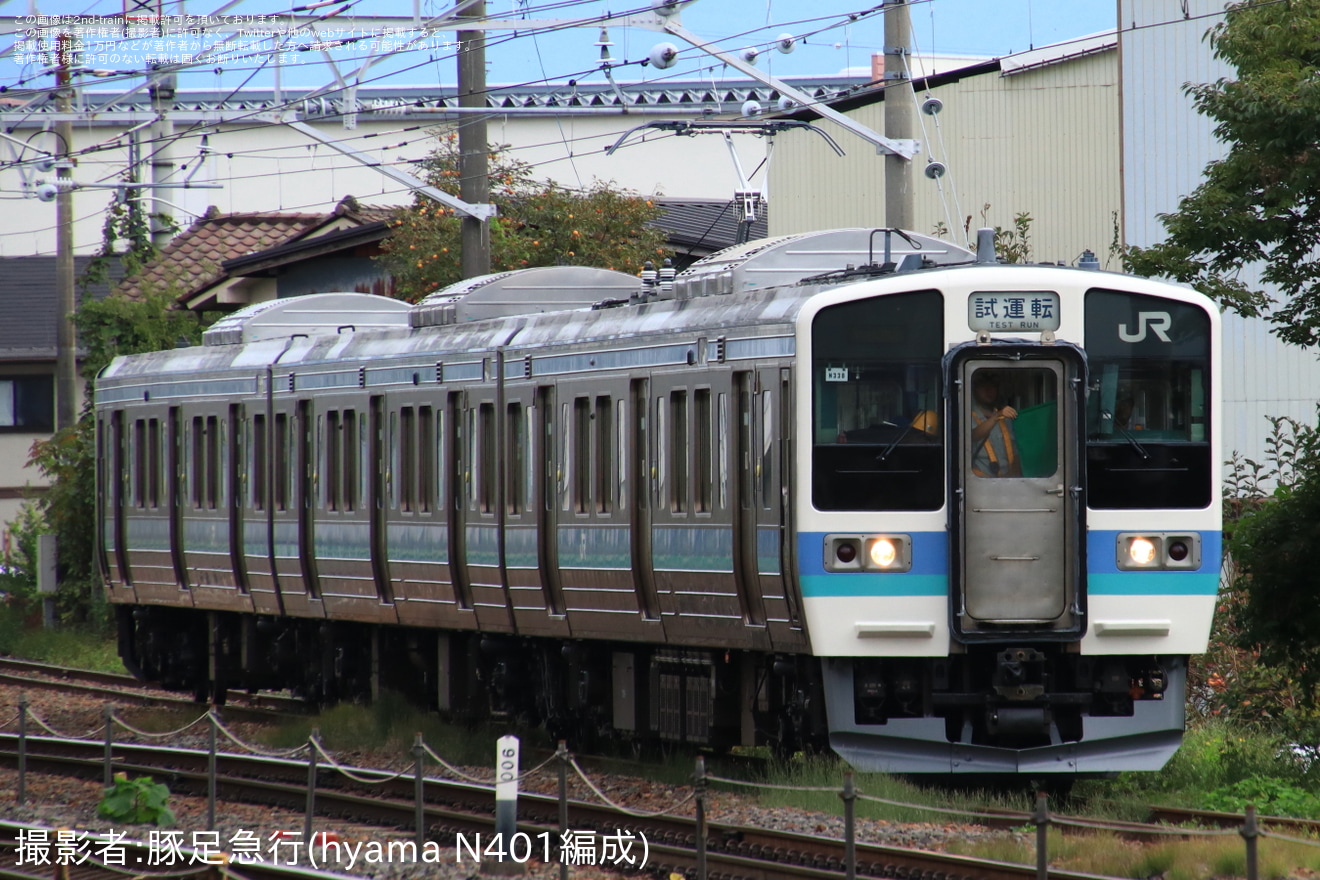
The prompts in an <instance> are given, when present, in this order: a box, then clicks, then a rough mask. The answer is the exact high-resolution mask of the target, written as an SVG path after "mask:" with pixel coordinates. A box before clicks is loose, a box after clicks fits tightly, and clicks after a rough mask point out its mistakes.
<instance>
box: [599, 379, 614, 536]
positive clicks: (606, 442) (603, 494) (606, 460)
mask: <svg viewBox="0 0 1320 880" xmlns="http://www.w3.org/2000/svg"><path fill="white" fill-rule="evenodd" d="M612 409H613V400H611V399H610V398H609V397H597V398H596V431H595V433H596V481H595V490H596V510H597V511H598V512H600V513H609V512H610V508H611V506H612V505H611V504H610V501H611V500H612V496H613V494H614V493H613V492H612V491H611V489H612V488H613V487H612V486H611V485H610V483H611V482H612V477H611V475H612V474H613V473H614V448H613V444H612V443H611V442H610V441H611V439H612V438H613V436H614V419H613V418H611V410H612Z"/></svg>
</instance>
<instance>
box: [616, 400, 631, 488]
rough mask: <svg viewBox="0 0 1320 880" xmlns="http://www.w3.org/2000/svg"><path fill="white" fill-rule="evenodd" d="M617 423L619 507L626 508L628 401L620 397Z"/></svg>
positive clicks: (617, 407)
mask: <svg viewBox="0 0 1320 880" xmlns="http://www.w3.org/2000/svg"><path fill="white" fill-rule="evenodd" d="M614 424H615V428H616V430H615V432H614V437H615V446H614V448H615V450H616V454H615V460H616V461H618V464H619V473H618V476H617V480H618V491H619V496H618V497H619V509H620V510H626V509H627V507H628V401H627V400H625V399H622V398H620V400H619V404H618V406H616V407H615V408H614Z"/></svg>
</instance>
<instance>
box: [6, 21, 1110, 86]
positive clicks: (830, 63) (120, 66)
mask: <svg viewBox="0 0 1320 880" xmlns="http://www.w3.org/2000/svg"><path fill="white" fill-rule="evenodd" d="M155 2H156V0H36V2H28V3H23V2H21V0H0V16H5V15H7V16H11V17H13V19H14V22H13V25H12V27H11V28H6V30H9V31H10V33H9V35H8V37H7V38H6V39H4V40H3V41H0V47H8V46H11V45H14V44H15V40H21V38H22V37H23V36H24V35H25V34H27V35H29V36H30V37H35V38H36V39H28V40H26V41H22V42H19V43H18V45H17V50H16V51H13V52H10V53H8V54H7V55H6V56H5V57H3V58H0V86H5V87H8V88H9V89H14V88H20V89H21V88H34V87H35V88H41V87H43V86H48V85H50V84H52V82H53V75H52V73H51V72H50V65H51V62H52V59H51V56H50V55H49V54H46V55H42V54H41V51H42V49H43V48H44V49H45V50H47V52H48V50H49V48H50V46H51V35H52V34H53V33H55V31H56V29H57V28H52V27H50V24H51V21H50V20H49V19H47V20H41V19H34V18H32V15H33V14H37V15H45V16H81V17H83V18H82V21H84V22H88V21H93V20H94V18H93V17H95V16H108V15H115V14H118V13H120V12H122V11H123V9H124V6H125V5H128V6H133V5H134V4H145V5H147V6H153V5H154V3H155ZM298 2H299V5H301V0H298ZM313 2H314V3H315V2H316V0H313ZM651 3H652V0H622V2H620V0H613V2H603V0H487V14H488V15H489V16H490V17H492V18H506V19H507V18H525V19H532V20H544V19H547V18H561V19H562V18H574V19H578V18H590V17H592V16H596V15H600V14H601V13H602V12H604V11H606V10H612V11H614V12H615V13H621V12H625V11H649V10H650V6H651ZM450 5H451V4H450V0H411V2H410V0H345V2H337V3H320V4H318V5H317V8H316V10H315V11H316V13H317V14H320V15H325V16H327V18H326V19H325V20H324V22H323V23H322V24H321V25H320V34H319V39H320V40H321V41H322V42H323V43H331V44H332V45H330V46H329V48H328V49H327V50H326V53H327V54H328V55H329V56H330V57H331V58H333V59H334V60H335V61H336V63H337V65H338V67H339V70H340V73H341V74H343V75H346V76H347V75H350V74H352V73H353V72H355V71H357V70H358V68H359V67H360V66H361V64H362V61H363V58H364V56H366V55H367V54H368V53H369V51H370V50H371V49H372V42H373V40H380V39H381V37H380V35H379V34H376V35H374V36H372V37H371V38H370V39H368V38H366V37H367V36H368V34H367V31H366V30H365V29H363V28H362V27H361V26H359V24H358V23H357V21H356V20H355V18H354V17H355V16H359V15H395V16H408V15H412V14H413V11H414V8H416V10H417V12H418V13H419V14H420V15H421V16H422V17H423V18H426V17H429V16H434V15H436V14H438V13H439V12H442V11H444V10H445V9H447V8H448V7H449V6H450ZM878 6H879V0H869V2H868V0H692V2H689V3H687V4H686V5H685V6H684V7H683V8H682V10H681V12H680V13H679V18H680V19H681V22H682V25H683V26H684V27H685V28H686V29H687V30H689V31H691V32H692V33H694V34H696V35H697V36H698V37H700V38H702V39H705V40H710V41H712V42H715V43H717V44H718V45H719V46H720V48H722V49H725V50H728V51H731V52H737V51H739V50H741V49H743V48H744V47H748V46H755V45H758V44H759V45H761V46H762V47H767V48H765V51H763V52H762V54H761V55H760V57H759V59H758V61H757V66H758V67H760V68H761V69H763V70H766V71H768V72H770V73H772V74H774V75H775V76H819V75H833V74H839V73H842V72H844V71H845V70H848V69H849V68H851V69H853V70H865V69H867V68H868V67H869V64H870V56H871V54H872V53H873V52H878V51H880V49H881V46H882V45H883V34H884V24H883V18H882V16H881V15H879V14H877V12H876V9H877V8H878ZM34 7H35V8H34ZM222 8H223V11H224V13H225V14H226V15H228V16H236V15H242V16H262V15H265V16H269V17H270V18H268V19H267V21H275V20H278V19H277V18H275V16H277V15H278V13H280V12H286V13H287V11H288V10H289V9H290V5H289V4H288V2H287V0H286V2H285V3H284V4H282V5H281V4H278V3H276V2H274V0H264V2H263V0H239V2H236V3H226V2H224V0H211V2H210V3H207V4H202V3H199V2H197V0H187V2H178V0H174V2H170V0H165V5H164V12H165V14H167V15H193V16H200V15H204V14H208V13H213V12H217V11H220V10H221V9H222ZM909 8H910V16H911V21H912V34H913V50H914V51H915V52H918V53H920V54H922V55H931V54H938V55H942V56H943V55H959V56H983V57H993V56H999V55H1006V54H1010V53H1012V52H1020V51H1025V50H1027V49H1029V48H1032V47H1039V46H1042V45H1047V44H1050V43H1056V42H1061V41H1065V40H1068V39H1072V38H1076V37H1080V36H1084V35H1086V34H1091V33H1096V32H1100V31H1105V30H1112V28H1113V27H1114V17H1115V11H1114V10H1115V5H1114V3H1113V0H1068V2H1058V0H911V2H910V3H909ZM135 14H139V15H140V14H141V12H137V13H135ZM850 15H854V16H856V18H855V20H850V17H849V16H850ZM43 25H45V26H46V27H45V29H41V28H42V26H43ZM781 34H789V35H792V36H793V37H795V38H796V39H797V40H798V42H797V44H796V46H795V48H794V51H793V52H792V53H790V54H781V53H779V52H777V51H774V50H772V49H769V48H768V46H769V44H771V43H773V42H774V41H775V40H776V38H778V37H779V36H780V35H781ZM608 38H609V41H610V42H611V43H612V44H613V45H612V46H610V49H609V51H610V53H611V56H612V58H613V60H614V61H615V62H616V63H620V66H619V67H617V68H616V69H615V70H614V75H615V77H616V78H617V79H618V80H620V81H624V82H629V81H638V80H643V79H654V78H656V77H661V76H662V77H665V78H668V79H692V78H701V79H709V78H714V79H719V78H725V77H729V78H738V77H739V74H737V73H736V72H734V71H731V70H728V69H726V68H725V67H724V66H723V65H721V64H719V63H717V62H714V61H713V60H712V59H711V58H710V57H709V56H707V55H706V54H704V53H702V52H701V51H699V50H697V49H694V48H692V47H690V46H689V45H688V44H686V43H683V42H682V41H681V40H678V39H677V38H674V37H672V36H669V35H665V34H660V33H655V32H651V31H647V30H643V29H639V28H629V27H621V26H613V27H610V29H609V31H608ZM282 39H288V38H282ZM296 39H297V40H301V41H302V44H303V45H306V43H307V42H309V41H310V40H312V39H315V38H311V37H308V36H306V35H299V36H298V37H297V38H296ZM406 39H407V36H405V35H385V37H384V42H383V43H377V46H380V47H383V48H389V47H391V46H394V45H401V44H402V43H403V42H404V41H405V40H406ZM85 40H86V43H85V45H84V52H85V55H84V56H83V58H82V59H81V60H82V63H83V65H84V66H85V67H86V68H89V69H99V70H102V71H114V72H116V73H117V74H118V76H114V77H109V78H101V79H96V78H92V77H90V76H83V77H81V79H80V81H81V82H84V83H86V84H87V87H88V88H94V89H98V90H102V89H115V88H125V87H131V86H132V85H133V84H136V83H141V82H142V78H141V76H140V75H139V76H137V77H136V78H134V76H133V74H134V73H135V72H140V71H142V70H143V69H144V67H145V65H146V63H147V61H148V60H149V58H151V57H163V58H164V60H166V61H172V60H176V59H181V58H183V57H186V56H187V55H189V54H190V53H191V52H196V51H197V45H198V44H194V45H192V46H189V45H187V44H186V43H185V42H184V38H181V37H176V38H173V39H171V40H167V41H165V42H164V43H163V44H162V43H159V42H158V43H156V44H155V45H154V46H153V45H152V44H151V43H150V42H147V41H143V40H138V41H124V39H123V35H122V33H119V32H115V30H114V28H113V27H111V26H109V25H105V24H101V25H94V26H92V27H91V28H90V29H89V30H88V31H87V32H86V35H85ZM343 40H346V42H345V43H343V44H342V45H333V43H334V42H335V41H343ZM600 40H601V33H600V29H599V27H597V26H590V27H577V28H566V29H562V30H559V31H556V32H548V33H547V32H545V31H538V29H537V28H536V27H535V26H534V25H530V23H529V29H528V30H525V31H519V32H517V33H509V32H496V31H490V32H488V42H489V44H490V46H489V48H488V56H487V59H488V79H489V81H490V82H491V83H532V82H540V81H551V82H564V81H566V80H569V79H577V80H580V81H583V82H592V81H599V80H603V79H604V74H603V73H602V71H601V69H600V47H599V46H598V45H597V43H598V42H600ZM662 42H670V43H674V44H675V45H676V46H677V47H678V48H679V49H680V52H679V58H678V61H677V63H675V65H674V66H673V67H672V68H670V69H668V70H665V71H663V72H661V71H658V70H656V69H655V68H654V67H644V66H641V65H639V64H637V63H636V62H639V61H641V60H642V59H644V58H646V57H647V56H648V54H649V53H650V51H651V49H652V47H653V46H655V45H656V44H657V43H662ZM273 43H274V40H273V39H272V38H271V37H268V36H264V35H245V36H241V37H238V38H235V39H234V40H233V41H232V42H231V43H230V44H229V46H228V47H227V49H228V51H227V53H226V54H218V55H217V54H213V55H212V56H211V57H210V58H208V59H207V61H206V62H205V63H202V64H198V65H195V66H194V67H191V68H188V69H186V71H185V72H184V73H182V74H181V75H180V80H179V87H180V88H183V89H222V90H226V91H227V90H231V89H234V88H238V87H240V86H244V85H246V86H252V87H266V88H269V87H272V86H273V85H274V84H275V83H276V82H277V81H278V84H279V85H280V86H281V87H282V88H291V89H310V88H315V87H318V86H323V85H329V84H331V83H332V82H333V80H334V72H333V71H332V70H331V69H330V67H329V65H327V64H325V63H323V61H322V55H321V53H320V52H318V51H306V50H303V51H298V50H296V49H295V48H293V47H291V46H289V44H288V43H286V44H285V47H286V48H285V51H283V52H281V53H280V54H279V55H277V56H274V57H272V55H271V53H270V51H269V50H270V49H271V47H272V45H273ZM453 48H454V47H453V37H452V36H450V35H449V34H435V35H432V36H431V37H430V38H429V39H427V40H424V41H423V43H422V45H420V46H419V47H416V48H413V49H411V50H409V51H406V52H400V53H397V54H396V55H395V56H393V57H391V58H390V59H389V60H388V61H386V62H383V63H381V64H378V65H376V66H374V67H372V68H371V69H370V71H368V72H367V73H366V74H365V75H364V80H365V81H366V84H368V85H385V86H412V85H435V84H436V83H441V84H452V83H453V81H454V79H455V68H456V63H455V61H454V58H453V55H454V52H453ZM624 62H632V63H624ZM277 77H278V80H277Z"/></svg>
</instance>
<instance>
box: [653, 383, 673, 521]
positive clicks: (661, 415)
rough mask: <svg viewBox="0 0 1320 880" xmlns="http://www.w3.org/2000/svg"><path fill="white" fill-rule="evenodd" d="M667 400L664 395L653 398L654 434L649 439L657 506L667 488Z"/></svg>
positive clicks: (663, 500) (662, 499) (662, 500)
mask: <svg viewBox="0 0 1320 880" xmlns="http://www.w3.org/2000/svg"><path fill="white" fill-rule="evenodd" d="M668 402H669V401H668V398H665V397H657V398H656V399H655V434H654V435H653V437H654V439H652V441H651V450H652V451H651V454H652V456H653V458H652V461H654V463H655V474H656V477H655V479H656V485H655V487H654V491H655V503H656V505H657V506H659V505H661V504H664V503H665V492H666V491H668V488H669V481H668V476H669V474H668V473H667V471H668V468H667V467H666V465H667V464H668V455H667V451H668V448H669V445H668V444H669V441H668V436H669V435H667V434H666V433H665V424H666V422H668V419H667V418H665V411H666V404H668Z"/></svg>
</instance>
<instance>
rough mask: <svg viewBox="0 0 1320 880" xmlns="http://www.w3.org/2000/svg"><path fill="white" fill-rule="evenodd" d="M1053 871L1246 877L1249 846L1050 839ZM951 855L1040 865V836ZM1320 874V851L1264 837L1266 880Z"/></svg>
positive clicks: (1218, 841) (968, 845)
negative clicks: (1247, 847) (1315, 872)
mask: <svg viewBox="0 0 1320 880" xmlns="http://www.w3.org/2000/svg"><path fill="white" fill-rule="evenodd" d="M1047 846H1048V850H1047V852H1048V856H1049V866H1050V867H1051V868H1054V869H1057V870H1063V871H1076V872H1081V873H1088V874H1101V875H1104V876H1107V877H1134V878H1145V877H1163V878H1164V880H1201V878H1205V877H1245V876H1246V873H1247V854H1246V845H1245V844H1244V843H1243V841H1242V838H1241V837H1239V836H1238V835H1237V833H1236V832H1233V831H1229V832H1227V833H1225V834H1223V835H1221V836H1217V837H1209V838H1207V837H1194V838H1190V839H1185V840H1168V839H1162V840H1156V841H1153V842H1149V843H1145V844H1141V843H1135V842H1133V841H1130V840H1124V839H1121V838H1118V837H1115V836H1113V835H1111V834H1104V833H1102V834H1093V835H1084V836H1073V835H1069V836H1064V835H1062V834H1060V833H1059V832H1057V831H1054V830H1051V831H1050V833H1049V835H1048V842H1047ZM949 851H950V852H953V853H957V854H959V855H965V856H972V857H975V858H984V859H995V860H997V861H1001V862H1012V863H1016V864H1025V865H1034V864H1036V847H1035V836H1034V834H1032V835H1030V836H1025V837H1017V838H1007V837H1005V838H996V839H993V840H988V841H977V842H971V841H959V842H955V843H952V844H950V846H949ZM1299 869H1300V870H1305V871H1310V872H1314V871H1320V850H1317V849H1316V848H1315V846H1314V842H1312V844H1311V845H1308V844H1303V843H1294V842H1291V841H1286V840H1271V839H1262V840H1260V841H1259V850H1258V853H1257V872H1258V875H1259V876H1260V877H1264V878H1277V880H1282V878H1285V877H1295V876H1297V874H1298V871H1299Z"/></svg>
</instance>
